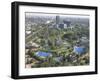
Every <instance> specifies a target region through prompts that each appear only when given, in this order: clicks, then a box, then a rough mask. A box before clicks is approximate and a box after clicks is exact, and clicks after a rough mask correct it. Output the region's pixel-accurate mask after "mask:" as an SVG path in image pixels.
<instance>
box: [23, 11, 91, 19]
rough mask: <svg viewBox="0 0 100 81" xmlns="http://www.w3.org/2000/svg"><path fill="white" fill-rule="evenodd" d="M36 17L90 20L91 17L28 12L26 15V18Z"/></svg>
mask: <svg viewBox="0 0 100 81" xmlns="http://www.w3.org/2000/svg"><path fill="white" fill-rule="evenodd" d="M36 16H38V17H39V16H40V17H43V16H44V17H56V16H60V17H69V18H86V19H89V17H90V16H89V15H84V14H75V15H74V14H71V15H70V14H67V13H66V14H63V13H62V14H60V13H58V14H57V13H40V12H39V13H38V12H26V13H25V17H28V18H30V17H36Z"/></svg>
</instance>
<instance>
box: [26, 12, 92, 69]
mask: <svg viewBox="0 0 100 81" xmlns="http://www.w3.org/2000/svg"><path fill="white" fill-rule="evenodd" d="M89 60H90V54H89V16H85V15H70V14H68V15H67V14H49V13H33V12H26V13H25V68H40V67H61V66H66V67H67V66H84V65H89V63H90V62H89Z"/></svg>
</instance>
